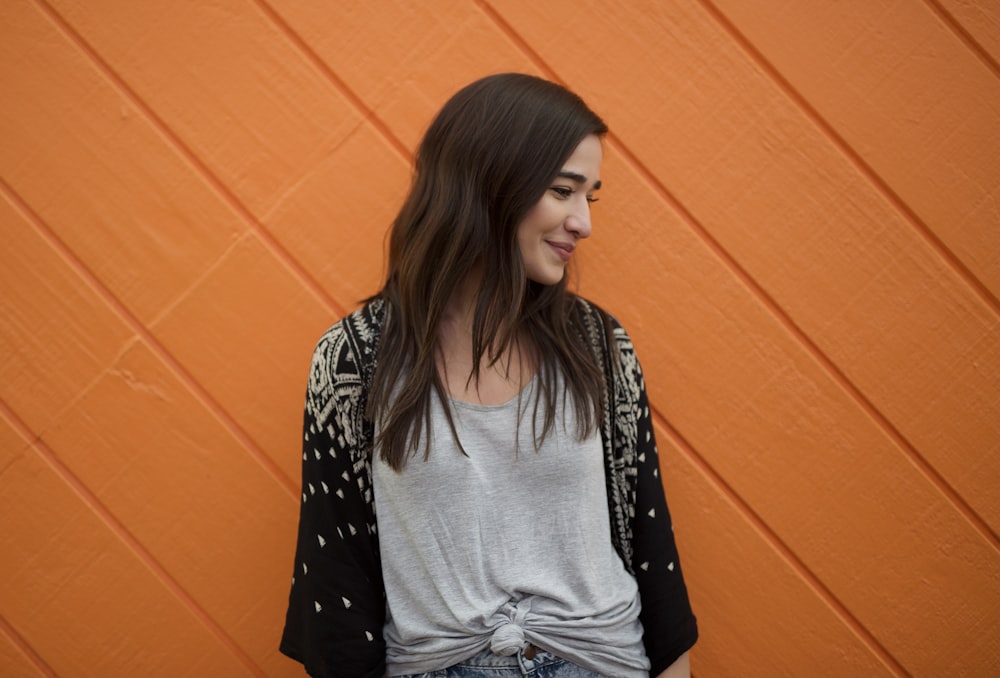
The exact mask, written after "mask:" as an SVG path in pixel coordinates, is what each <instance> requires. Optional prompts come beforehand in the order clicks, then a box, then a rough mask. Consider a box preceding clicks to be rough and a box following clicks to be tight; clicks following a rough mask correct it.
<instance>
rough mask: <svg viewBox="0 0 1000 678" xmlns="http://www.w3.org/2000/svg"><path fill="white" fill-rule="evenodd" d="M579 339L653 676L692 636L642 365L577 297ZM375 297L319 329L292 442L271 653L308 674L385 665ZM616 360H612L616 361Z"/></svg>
mask: <svg viewBox="0 0 1000 678" xmlns="http://www.w3.org/2000/svg"><path fill="white" fill-rule="evenodd" d="M578 309H579V312H580V314H581V320H582V324H583V327H585V328H586V334H587V337H586V339H587V340H588V341H589V343H590V345H591V346H592V347H593V349H594V351H595V354H596V355H597V356H598V357H599V360H600V363H601V364H602V365H603V366H604V380H605V384H604V386H605V389H606V390H605V393H608V390H607V389H608V384H610V385H611V387H610V392H611V393H613V398H612V399H611V403H612V405H611V407H606V408H605V412H604V421H603V423H602V430H601V433H602V440H603V441H604V454H605V469H606V478H607V489H608V509H609V512H610V516H611V541H612V543H613V544H614V547H615V549H616V550H617V551H618V554H619V555H620V556H621V559H622V561H623V562H624V563H625V567H626V569H628V571H629V572H630V573H632V574H633V575H634V576H635V578H636V581H637V583H638V587H639V597H640V602H641V606H642V612H641V613H640V620H641V622H642V625H643V629H644V634H643V642H644V643H645V646H646V654H647V655H648V657H649V660H650V662H651V663H652V675H654V676H655V675H656V674H658V673H659V672H660V671H662V670H663V669H665V668H667V667H668V666H669V665H670V664H672V663H673V662H674V661H675V660H676V659H677V658H678V657H679V656H680V655H681V654H683V653H684V652H686V651H687V650H688V649H689V648H690V647H691V646H692V645H694V643H695V640H697V637H698V630H697V624H696V621H695V617H694V615H693V614H692V612H691V606H690V603H689V601H688V595H687V589H686V587H685V585H684V578H683V575H682V574H681V567H680V560H679V559H678V556H677V547H676V545H675V543H674V537H673V530H672V526H671V521H670V514H669V512H668V510H667V504H666V500H665V498H664V495H663V485H662V483H661V482H660V478H659V461H658V456H657V450H656V441H655V439H654V437H653V425H652V420H651V418H650V415H649V404H648V401H647V398H646V389H645V384H644V382H643V377H642V370H641V368H640V367H639V362H638V360H637V359H636V355H635V350H634V349H633V346H632V341H631V339H629V337H628V335H627V334H626V332H625V330H624V329H623V328H622V327H621V326H620V325H619V324H618V323H617V322H616V321H614V320H613V319H611V324H610V327H611V328H612V330H613V345H614V348H615V349H616V350H617V353H616V354H612V353H611V351H610V350H609V339H608V337H607V332H606V329H605V328H606V327H608V325H606V324H605V322H604V318H605V317H607V316H605V315H604V312H603V311H601V310H600V309H598V308H597V307H596V306H594V305H593V304H590V303H589V302H586V301H584V300H582V299H580V300H579V304H578ZM384 317H385V308H384V304H383V303H382V302H381V301H380V300H375V301H372V302H369V303H368V304H367V305H365V306H364V307H363V308H361V309H359V310H358V311H355V312H354V313H352V314H350V315H349V316H347V317H345V318H344V319H342V320H341V321H340V322H338V323H337V324H335V325H334V326H333V327H331V328H330V329H329V330H327V332H326V333H325V334H324V335H323V336H322V337H321V338H320V340H319V342H318V344H317V346H316V350H315V353H314V354H313V359H312V366H311V368H310V374H309V387H308V390H307V392H306V404H305V421H304V426H303V445H302V505H301V509H300V516H299V531H298V546H297V548H296V552H295V572H294V575H293V577H292V588H291V593H290V595H289V604H288V613H287V615H286V619H285V629H284V634H283V635H282V639H281V646H280V649H281V652H283V653H284V654H286V655H288V656H289V657H291V658H293V659H295V660H297V661H300V662H302V663H303V664H304V665H305V668H306V670H307V672H308V673H309V674H310V675H312V676H324V677H326V676H351V677H354V676H365V677H369V676H370V677H372V678H374V677H377V676H382V675H384V673H385V643H384V641H383V639H382V626H383V624H384V622H385V590H384V587H383V584H382V570H381V564H380V559H379V546H378V531H377V524H376V520H375V501H374V496H373V494H372V467H371V464H372V448H373V445H372V440H373V435H374V430H373V425H372V422H371V421H369V420H368V419H366V418H365V416H364V414H365V405H366V394H367V393H368V391H369V388H368V386H369V385H370V384H371V383H372V377H373V374H374V371H375V364H376V359H377V351H378V343H379V337H380V334H381V327H382V322H383V320H384ZM616 358H617V359H616Z"/></svg>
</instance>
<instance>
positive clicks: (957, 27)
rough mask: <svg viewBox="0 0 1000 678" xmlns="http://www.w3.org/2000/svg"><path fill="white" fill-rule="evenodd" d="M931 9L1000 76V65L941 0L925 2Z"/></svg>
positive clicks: (970, 49)
mask: <svg viewBox="0 0 1000 678" xmlns="http://www.w3.org/2000/svg"><path fill="white" fill-rule="evenodd" d="M924 2H926V3H927V5H928V6H929V7H930V10H931V11H932V12H934V14H936V15H937V17H938V18H939V19H940V20H941V23H943V24H944V25H945V26H947V27H948V28H950V29H951V31H952V32H953V33H955V35H956V36H958V39H959V40H961V41H962V42H963V43H964V44H965V46H966V47H967V48H969V51H971V52H972V53H973V54H975V55H976V56H977V57H979V59H980V60H981V61H982V62H983V64H984V65H985V66H986V67H987V68H989V69H990V70H991V71H993V75H996V76H1000V64H998V63H997V62H996V61H995V60H994V59H993V57H992V56H991V55H990V53H989V52H987V51H986V48H984V47H983V46H982V45H980V44H979V41H978V40H976V39H975V38H974V37H973V36H972V33H970V32H969V31H967V30H966V29H965V26H963V25H962V24H961V23H960V22H959V21H958V19H956V18H955V17H954V15H952V13H951V12H949V11H948V10H947V9H945V7H944V6H943V5H942V4H941V3H940V2H939V0H924Z"/></svg>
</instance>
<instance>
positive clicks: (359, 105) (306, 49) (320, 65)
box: [252, 0, 413, 164]
mask: <svg viewBox="0 0 1000 678" xmlns="http://www.w3.org/2000/svg"><path fill="white" fill-rule="evenodd" d="M252 1H253V3H254V4H255V5H257V7H258V8H259V9H260V11H261V12H262V13H263V14H264V15H265V16H266V17H267V18H268V19H269V20H270V21H271V23H273V24H274V26H275V27H276V28H277V29H278V30H279V31H280V32H281V33H283V34H284V36H285V38H286V39H287V40H288V41H289V42H290V43H291V44H292V46H294V47H295V48H296V49H297V50H298V51H299V53H300V54H301V55H302V56H303V57H304V58H305V59H306V61H308V62H309V63H310V64H311V65H312V66H313V68H315V69H316V70H317V71H318V72H319V73H321V74H322V75H323V77H325V78H326V79H327V80H328V81H329V82H330V84H332V85H333V86H334V87H335V88H336V89H337V91H339V92H340V94H341V95H342V96H343V97H344V98H345V99H347V101H348V103H349V104H350V105H351V106H353V107H354V109H355V110H356V111H357V112H358V113H359V114H360V115H361V117H362V118H364V120H365V121H366V122H368V123H369V124H370V125H371V126H372V127H374V128H375V130H376V131H377V132H378V133H379V134H381V135H382V136H383V137H384V138H385V140H386V141H387V142H389V145H390V146H392V148H393V149H395V151H396V152H397V153H398V154H399V156H400V158H402V159H403V160H405V161H406V162H407V164H411V163H412V162H413V152H412V151H410V149H408V148H407V147H406V145H405V144H403V142H402V141H400V140H399V137H397V136H396V135H395V134H393V132H392V129H390V128H389V126H388V125H387V124H386V123H385V121H383V120H382V119H381V118H379V117H378V115H376V114H375V111H374V110H372V109H371V108H369V107H368V105H367V104H366V103H365V102H364V100H363V99H362V98H361V97H360V96H359V95H358V94H357V93H356V92H355V91H354V90H353V89H351V88H350V87H349V86H348V85H347V83H346V82H344V81H343V80H342V79H341V78H340V76H338V75H337V73H336V72H335V71H334V70H333V69H332V68H331V67H330V65H329V64H327V63H326V61H324V60H323V58H322V57H321V56H320V55H319V54H317V53H316V51H315V50H314V49H313V48H312V47H310V46H309V43H307V42H306V41H305V40H304V39H303V38H302V36H301V35H299V34H298V32H296V30H295V29H294V28H292V27H291V25H290V24H289V23H288V22H287V21H285V19H284V17H282V16H281V14H279V13H278V12H277V10H275V9H274V8H273V7H271V5H269V4H268V3H267V2H266V0H252Z"/></svg>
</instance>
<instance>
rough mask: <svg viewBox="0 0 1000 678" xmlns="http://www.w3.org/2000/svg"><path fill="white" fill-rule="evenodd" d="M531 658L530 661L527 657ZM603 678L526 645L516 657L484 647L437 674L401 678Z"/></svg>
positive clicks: (435, 672) (436, 672) (434, 672)
mask: <svg viewBox="0 0 1000 678" xmlns="http://www.w3.org/2000/svg"><path fill="white" fill-rule="evenodd" d="M529 657H530V658H529ZM523 676H528V677H530V678H602V676H601V674H599V673H594V672H593V671H591V670H589V669H585V668H583V667H580V666H577V665H576V664H571V663H569V662H568V661H566V660H565V659H560V658H559V657H557V656H555V655H554V654H552V653H551V652H546V651H545V650H542V649H540V648H537V647H534V646H532V645H526V646H525V647H523V648H522V649H520V650H519V651H518V652H517V654H514V655H510V656H509V657H502V656H500V655H496V654H493V653H492V652H491V651H490V649H489V648H486V649H485V650H483V651H482V652H480V653H479V654H477V655H475V656H474V657H469V658H468V659H466V660H464V661H462V662H459V663H458V664H455V665H454V666H449V667H448V668H446V669H440V670H439V671H431V672H429V673H421V674H415V675H412V676H400V678H522V677H523Z"/></svg>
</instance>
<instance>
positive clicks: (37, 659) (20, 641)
mask: <svg viewBox="0 0 1000 678" xmlns="http://www.w3.org/2000/svg"><path fill="white" fill-rule="evenodd" d="M7 412H9V409H8V408H7V404H6V403H4V402H3V401H0V414H5V415H6V413H7ZM6 418H7V419H8V420H10V419H11V417H9V416H8V417H6ZM11 426H16V425H15V424H14V423H13V421H11ZM29 447H31V445H29ZM0 633H2V634H3V635H5V636H6V637H7V638H8V639H9V640H10V642H11V644H12V645H13V646H14V647H16V648H17V649H18V650H20V651H21V654H23V655H24V656H25V657H27V658H28V661H29V662H31V664H33V665H34V667H35V668H36V669H38V672H39V673H41V674H44V675H45V676H48V678H58V675H59V674H57V673H56V672H55V671H53V670H52V667H51V666H49V665H48V664H46V663H45V660H44V659H42V657H41V656H40V655H39V654H38V653H37V652H35V650H34V648H33V647H31V645H30V644H29V643H28V641H26V640H25V639H24V638H23V637H22V636H21V634H20V633H18V632H17V630H16V629H14V627H13V626H11V624H10V622H8V621H7V620H6V619H5V618H4V616H3V613H2V612H0Z"/></svg>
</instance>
